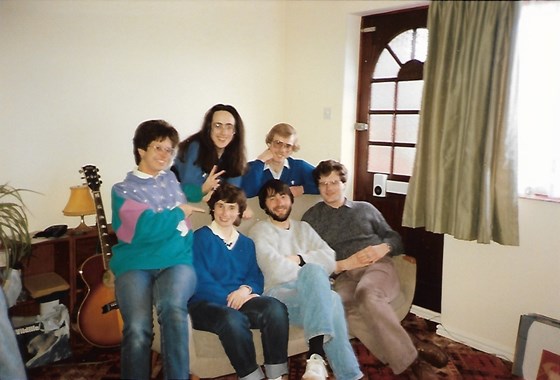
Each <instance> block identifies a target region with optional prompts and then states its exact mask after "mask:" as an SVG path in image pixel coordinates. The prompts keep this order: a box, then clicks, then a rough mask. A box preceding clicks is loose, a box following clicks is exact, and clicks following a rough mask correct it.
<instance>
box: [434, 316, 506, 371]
mask: <svg viewBox="0 0 560 380" xmlns="http://www.w3.org/2000/svg"><path fill="white" fill-rule="evenodd" d="M436 334H438V335H440V336H443V337H444V338H447V339H451V340H453V341H455V342H458V343H462V344H466V345H467V346H470V347H472V348H475V349H477V350H480V351H483V352H486V353H488V354H491V355H495V356H497V357H500V358H503V359H506V360H508V361H510V362H513V351H512V350H510V349H508V348H507V347H500V346H499V345H496V344H495V342H491V341H487V340H484V339H481V338H479V337H473V336H472V335H470V334H468V333H465V332H463V331H460V330H455V329H453V328H452V327H449V326H444V325H443V324H439V325H437V329H436Z"/></svg>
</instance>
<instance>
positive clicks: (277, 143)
mask: <svg viewBox="0 0 560 380" xmlns="http://www.w3.org/2000/svg"><path fill="white" fill-rule="evenodd" d="M272 146H274V147H275V148H278V149H282V148H284V149H286V150H292V149H293V148H294V146H293V145H292V144H287V143H285V142H283V141H280V140H273V141H272Z"/></svg>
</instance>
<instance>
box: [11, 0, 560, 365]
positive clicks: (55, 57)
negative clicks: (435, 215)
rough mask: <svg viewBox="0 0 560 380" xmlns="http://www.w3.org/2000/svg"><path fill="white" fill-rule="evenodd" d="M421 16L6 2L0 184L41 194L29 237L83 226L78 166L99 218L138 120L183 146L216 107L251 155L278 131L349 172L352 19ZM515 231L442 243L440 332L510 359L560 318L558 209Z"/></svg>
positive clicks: (532, 210)
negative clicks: (243, 134)
mask: <svg viewBox="0 0 560 380" xmlns="http://www.w3.org/2000/svg"><path fill="white" fill-rule="evenodd" d="M421 3H425V2H424V1H280V0H279V1H210V2H207V1H148V0H147V1H110V2H109V1H94V0H83V1H79V2H71V1H65V0H57V1H29V0H20V1H17V0H3V1H0V140H1V144H0V163H1V167H0V183H4V182H10V184H12V185H14V186H17V187H25V188H30V189H34V190H36V191H39V192H41V193H42V195H28V196H27V197H26V200H27V203H28V205H29V208H30V210H31V214H30V224H31V228H32V229H42V228H44V227H46V226H48V225H50V224H55V223H65V224H68V225H70V226H74V225H77V224H78V220H76V218H69V217H64V216H63V215H62V213H61V210H62V209H63V208H64V205H65V203H66V200H67V196H68V193H69V191H68V187H69V186H71V185H76V184H79V183H81V179H80V174H79V173H78V170H79V168H80V167H81V166H82V165H84V164H90V163H91V164H95V165H97V166H98V167H99V168H100V170H101V172H100V174H101V178H102V179H103V185H102V195H103V199H104V202H105V207H106V209H107V210H108V207H110V198H109V190H110V186H111V185H112V184H113V183H115V182H117V181H119V180H121V179H122V178H123V176H124V174H125V172H126V171H128V170H129V169H130V168H132V166H133V164H134V162H133V158H132V154H131V138H132V134H133V131H134V129H135V128H136V126H137V125H138V124H139V123H140V122H141V121H143V120H145V119H147V118H164V119H167V120H168V121H170V122H171V123H172V124H174V125H175V126H176V127H177V129H178V130H179V131H180V133H181V136H182V137H186V136H187V135H189V134H191V133H193V132H195V131H196V130H198V128H199V127H200V122H201V120H202V117H203V114H204V112H205V111H206V110H207V109H208V108H209V107H211V106H212V105H213V104H215V103H219V102H221V103H229V104H233V105H234V106H236V107H237V109H238V110H239V112H240V113H241V115H242V117H243V118H244V121H245V123H246V126H247V132H248V139H247V149H248V153H249V157H250V158H253V157H255V156H256V155H257V154H258V153H260V151H261V150H262V149H263V148H264V142H263V139H264V134H265V133H266V131H268V129H269V128H270V127H271V126H272V125H273V124H275V123H276V122H279V121H286V122H289V123H292V124H293V125H294V126H295V127H296V128H297V129H298V132H299V134H300V142H301V144H302V150H301V151H300V152H298V156H300V157H303V158H306V159H307V160H309V161H310V162H312V163H317V162H319V161H320V160H322V159H325V158H335V159H342V161H343V162H344V163H345V164H347V166H348V167H349V169H350V171H352V169H353V162H354V158H353V152H354V149H353V144H354V133H353V130H352V126H353V123H354V121H355V112H356V93H357V89H356V80H357V68H358V52H359V25H360V16H361V15H364V14H371V13H377V12H380V11H384V10H388V9H394V8H395V7H409V6H415V5H418V4H421ZM325 108H330V110H331V118H330V119H328V118H324V115H323V111H324V109H325ZM350 182H351V181H350ZM108 216H109V215H108ZM89 218H90V219H88V222H89V224H93V218H92V217H89ZM520 220H521V246H520V247H519V248H512V247H502V246H499V245H495V244H491V245H479V244H474V243H471V242H462V241H456V240H454V239H452V238H449V237H447V238H446V239H445V252H444V278H443V299H442V315H441V321H442V324H443V328H442V330H443V331H447V332H448V333H450V334H452V335H453V336H454V337H455V338H458V339H461V340H465V341H467V342H468V343H470V344H473V345H474V344H477V342H479V343H480V342H481V344H480V345H484V346H485V347H487V348H489V349H490V350H491V351H494V352H497V353H500V354H506V356H507V355H510V353H512V352H513V349H514V346H515V337H516V334H517V323H518V320H519V315H520V314H522V313H526V312H539V313H542V314H546V315H548V316H550V317H554V318H558V319H560V291H559V289H560V286H559V285H560V284H559V281H560V280H559V276H558V273H559V272H560V263H559V260H560V259H559V258H560V254H559V248H558V247H559V246H560V241H559V239H560V237H559V236H560V234H558V232H557V231H559V229H558V220H560V204H553V203H544V202H538V201H529V200H521V201H520Z"/></svg>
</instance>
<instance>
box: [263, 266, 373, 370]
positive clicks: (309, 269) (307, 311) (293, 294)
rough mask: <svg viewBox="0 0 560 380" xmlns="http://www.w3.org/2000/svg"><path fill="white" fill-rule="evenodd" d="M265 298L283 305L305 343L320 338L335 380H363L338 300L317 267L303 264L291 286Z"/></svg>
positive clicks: (325, 275)
mask: <svg viewBox="0 0 560 380" xmlns="http://www.w3.org/2000/svg"><path fill="white" fill-rule="evenodd" d="M266 294H267V295H268V296H271V297H274V298H277V299H279V300H280V301H282V302H283V303H284V304H286V306H287V307H288V315H289V317H290V324H292V325H296V326H303V330H304V333H305V339H307V341H309V339H311V338H313V337H315V336H319V335H324V344H323V349H324V350H325V354H326V356H327V360H328V361H329V364H330V366H331V369H332V370H333V372H334V375H335V377H336V378H337V379H341V380H356V379H360V378H361V377H362V376H363V374H362V372H361V371H360V365H359V364H358V360H357V359H356V355H355V354H354V350H353V348H352V344H351V343H350V341H349V339H348V329H347V327H346V319H345V316H344V308H343V307H342V302H341V300H340V296H339V295H338V294H337V293H336V292H335V291H333V290H331V285H330V281H329V277H328V274H327V272H326V271H325V270H324V269H323V268H322V267H321V266H319V265H316V264H311V263H308V264H305V265H304V266H303V267H302V268H301V270H300V271H299V274H298V278H297V280H296V281H295V282H289V283H285V284H281V285H278V286H275V287H274V288H271V289H269V290H267V291H266Z"/></svg>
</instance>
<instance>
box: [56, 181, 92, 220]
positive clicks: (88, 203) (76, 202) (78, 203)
mask: <svg viewBox="0 0 560 380" xmlns="http://www.w3.org/2000/svg"><path fill="white" fill-rule="evenodd" d="M62 213H63V214H64V215H66V216H83V215H92V214H95V203H94V201H93V197H92V196H91V192H90V190H89V187H87V186H86V185H80V186H72V187H70V199H68V203H67V204H66V207H64V210H62Z"/></svg>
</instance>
